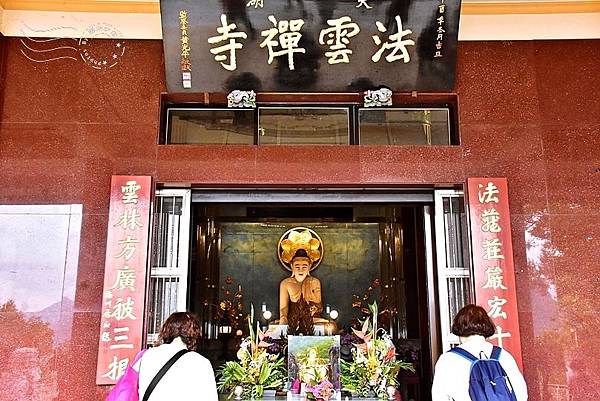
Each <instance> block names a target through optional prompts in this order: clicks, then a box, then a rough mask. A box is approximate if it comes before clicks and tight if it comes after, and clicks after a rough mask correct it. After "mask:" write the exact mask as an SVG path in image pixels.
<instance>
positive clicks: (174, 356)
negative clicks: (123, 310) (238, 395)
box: [134, 312, 218, 401]
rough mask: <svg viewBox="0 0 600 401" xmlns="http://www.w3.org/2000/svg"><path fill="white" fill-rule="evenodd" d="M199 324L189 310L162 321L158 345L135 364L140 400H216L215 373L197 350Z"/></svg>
mask: <svg viewBox="0 0 600 401" xmlns="http://www.w3.org/2000/svg"><path fill="white" fill-rule="evenodd" d="M199 340H200V326H199V324H198V321H197V320H196V318H195V317H194V315H192V314H191V313H189V312H176V313H173V314H172V315H171V316H169V317H168V319H167V320H166V321H165V323H164V324H163V326H162V328H161V330H160V334H159V342H160V343H161V344H160V345H159V346H158V347H155V348H150V349H149V350H148V351H146V352H145V353H144V354H143V356H142V357H141V359H140V360H139V361H138V362H137V363H136V364H135V365H134V369H135V370H137V371H138V372H139V389H138V391H139V399H140V400H141V401H174V400H177V401H217V400H218V395H217V386H216V384H215V374H214V372H213V369H212V366H211V364H210V362H209V361H208V359H206V358H205V357H203V356H202V355H200V354H199V353H197V352H194V351H196V348H197V345H198V341H199Z"/></svg>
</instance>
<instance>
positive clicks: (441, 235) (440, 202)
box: [434, 189, 473, 352]
mask: <svg viewBox="0 0 600 401" xmlns="http://www.w3.org/2000/svg"><path fill="white" fill-rule="evenodd" d="M445 198H463V201H465V200H464V192H463V191H462V190H458V189H440V190H435V191H434V205H435V239H436V244H435V245H436V262H437V285H438V301H439V302H438V308H439V319H440V320H439V322H440V331H441V333H440V334H441V340H442V341H441V342H442V352H446V351H448V350H450V349H451V348H452V347H454V346H456V345H458V344H459V340H458V337H457V336H456V335H454V334H452V333H451V332H450V327H451V325H452V321H451V317H450V310H451V307H450V305H451V302H456V303H458V302H459V301H460V300H458V299H452V300H451V299H449V291H448V279H449V278H468V279H469V281H468V286H467V288H468V290H469V298H468V301H469V302H472V301H473V289H472V277H471V266H470V264H471V262H470V258H469V263H468V265H467V266H464V267H463V268H456V267H453V268H449V267H448V264H447V261H448V247H447V245H448V244H449V242H450V238H449V237H448V232H447V230H446V224H445V221H444V199H445ZM466 207H467V206H466V204H465V209H466ZM467 218H468V215H467ZM463 229H464V230H467V231H468V221H467V225H466V226H465V227H464V228H463ZM467 234H468V232H467ZM467 246H468V247H470V243H467ZM469 254H470V251H469ZM458 306H459V307H462V306H463V305H458Z"/></svg>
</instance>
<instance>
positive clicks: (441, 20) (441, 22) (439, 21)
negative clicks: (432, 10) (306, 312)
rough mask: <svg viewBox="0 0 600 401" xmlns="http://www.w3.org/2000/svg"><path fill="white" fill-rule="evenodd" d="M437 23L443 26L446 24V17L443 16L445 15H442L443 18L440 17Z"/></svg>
mask: <svg viewBox="0 0 600 401" xmlns="http://www.w3.org/2000/svg"><path fill="white" fill-rule="evenodd" d="M437 23H438V24H439V25H442V24H443V23H444V16H443V15H442V16H440V17H439V18H438V19H437Z"/></svg>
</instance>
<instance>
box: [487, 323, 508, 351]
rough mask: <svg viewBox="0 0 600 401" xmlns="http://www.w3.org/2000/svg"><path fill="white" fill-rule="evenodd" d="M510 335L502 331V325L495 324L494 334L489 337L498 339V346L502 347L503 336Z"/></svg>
mask: <svg viewBox="0 0 600 401" xmlns="http://www.w3.org/2000/svg"><path fill="white" fill-rule="evenodd" d="M510 337H512V335H511V334H510V333H509V332H503V331H502V327H500V326H496V334H494V335H493V336H491V337H490V339H491V340H498V346H499V347H500V348H502V342H503V339H504V338H510Z"/></svg>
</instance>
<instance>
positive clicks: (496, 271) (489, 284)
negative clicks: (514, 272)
mask: <svg viewBox="0 0 600 401" xmlns="http://www.w3.org/2000/svg"><path fill="white" fill-rule="evenodd" d="M485 274H487V281H486V283H485V285H484V286H483V287H482V288H492V289H494V290H497V289H498V288H500V289H502V290H506V289H507V288H506V286H505V285H504V283H503V282H502V280H503V279H504V275H503V272H502V269H501V268H500V267H499V266H494V267H490V268H488V269H487V270H486V271H485Z"/></svg>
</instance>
